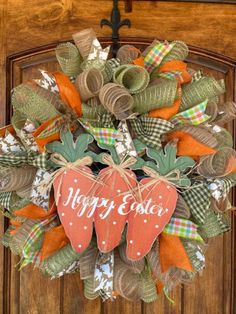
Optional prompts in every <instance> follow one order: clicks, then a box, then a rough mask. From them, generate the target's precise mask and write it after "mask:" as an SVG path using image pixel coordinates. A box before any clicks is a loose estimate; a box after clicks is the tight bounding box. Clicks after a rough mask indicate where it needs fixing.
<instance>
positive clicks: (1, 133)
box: [0, 124, 16, 136]
mask: <svg viewBox="0 0 236 314" xmlns="http://www.w3.org/2000/svg"><path fill="white" fill-rule="evenodd" d="M6 131H8V132H10V133H11V134H12V135H14V134H15V133H16V132H15V130H14V128H13V126H12V125H11V124H9V125H6V126H4V127H3V128H0V136H5V134H6Z"/></svg>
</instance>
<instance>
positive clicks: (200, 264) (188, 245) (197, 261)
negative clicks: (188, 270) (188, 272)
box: [181, 239, 205, 273]
mask: <svg viewBox="0 0 236 314" xmlns="http://www.w3.org/2000/svg"><path fill="white" fill-rule="evenodd" d="M181 241H182V243H183V246H184V248H185V250H186V252H187V255H188V257H189V259H190V261H191V263H192V266H193V268H194V272H195V273H197V272H199V271H201V270H202V269H203V268H204V266H205V256H204V252H203V250H202V248H201V246H200V245H199V243H197V242H195V241H189V240H187V239H181Z"/></svg>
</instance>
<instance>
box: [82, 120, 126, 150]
mask: <svg viewBox="0 0 236 314" xmlns="http://www.w3.org/2000/svg"><path fill="white" fill-rule="evenodd" d="M79 121H80V123H81V124H82V126H83V127H84V128H85V129H86V130H87V131H88V132H89V133H90V134H92V135H93V136H94V138H95V140H96V141H97V142H98V143H101V144H107V145H111V146H113V145H115V143H116V139H117V138H119V136H120V133H119V131H117V130H115V129H112V128H99V127H98V128H97V127H93V126H92V125H91V124H90V123H89V122H88V121H85V122H83V121H82V120H81V119H80V120H79Z"/></svg>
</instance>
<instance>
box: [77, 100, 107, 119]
mask: <svg viewBox="0 0 236 314" xmlns="http://www.w3.org/2000/svg"><path fill="white" fill-rule="evenodd" d="M82 113H83V118H85V119H95V120H96V119H97V116H98V115H103V114H105V113H107V111H106V109H105V108H104V107H103V106H102V105H98V106H96V107H95V106H89V105H87V104H85V103H83V104H82Z"/></svg>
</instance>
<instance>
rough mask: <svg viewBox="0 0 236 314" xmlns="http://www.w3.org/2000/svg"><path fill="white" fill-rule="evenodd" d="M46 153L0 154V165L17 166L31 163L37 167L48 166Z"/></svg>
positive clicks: (45, 167)
mask: <svg viewBox="0 0 236 314" xmlns="http://www.w3.org/2000/svg"><path fill="white" fill-rule="evenodd" d="M48 162H49V161H48V154H47V153H42V154H39V153H34V152H29V154H27V153H26V152H24V154H15V155H0V165H1V166H14V167H19V166H22V165H27V164H28V165H31V166H34V167H37V168H43V169H47V168H48V166H49V165H48Z"/></svg>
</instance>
